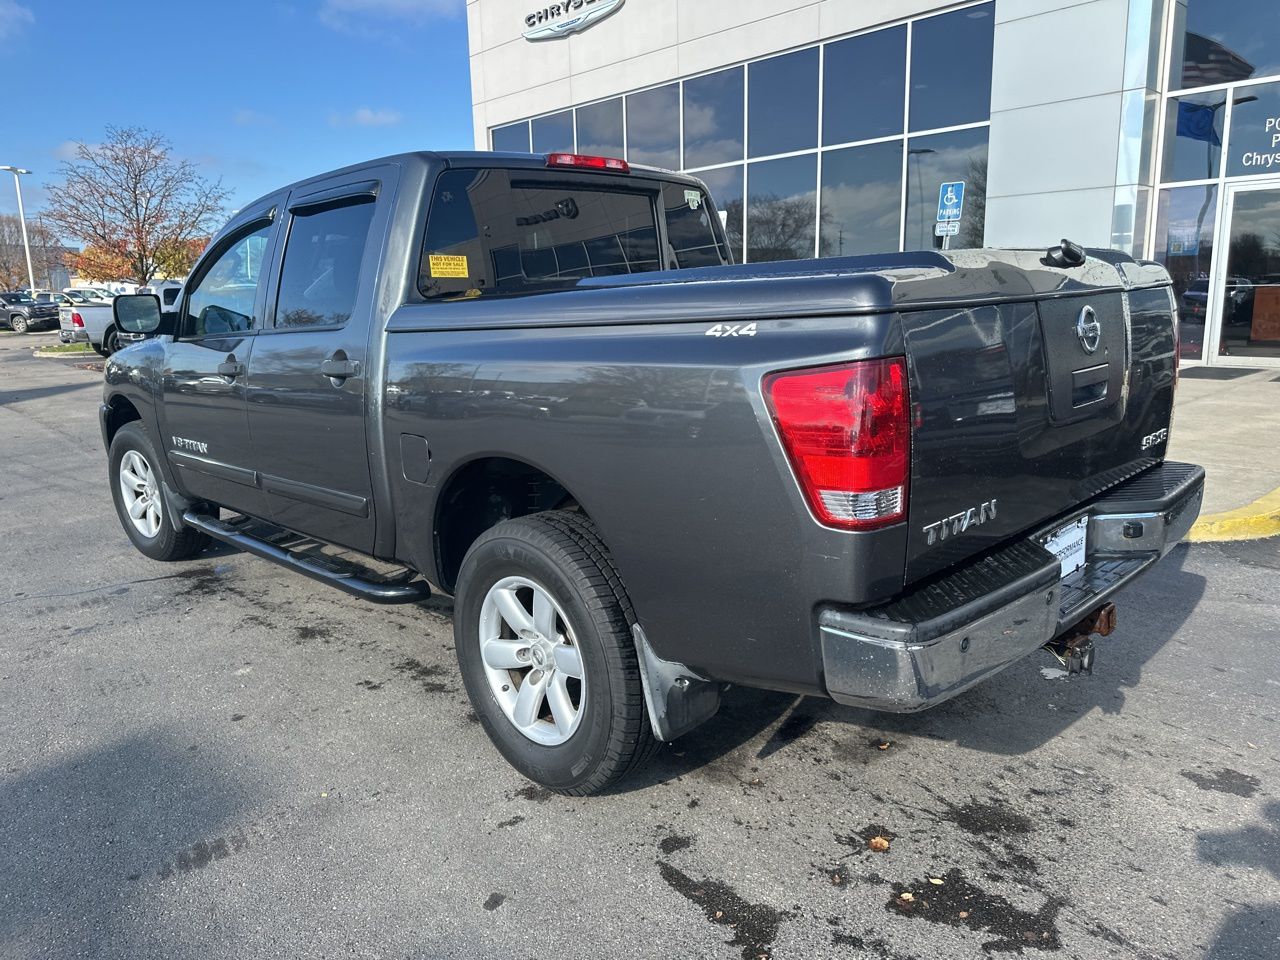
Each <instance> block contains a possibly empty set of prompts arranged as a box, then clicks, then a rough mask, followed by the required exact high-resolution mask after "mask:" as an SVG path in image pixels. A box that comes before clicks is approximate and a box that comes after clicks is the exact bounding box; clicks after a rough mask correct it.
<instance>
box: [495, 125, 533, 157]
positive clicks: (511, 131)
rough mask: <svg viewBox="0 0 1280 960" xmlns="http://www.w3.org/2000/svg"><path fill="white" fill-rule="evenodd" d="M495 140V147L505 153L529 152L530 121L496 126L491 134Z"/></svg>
mask: <svg viewBox="0 0 1280 960" xmlns="http://www.w3.org/2000/svg"><path fill="white" fill-rule="evenodd" d="M489 136H490V137H491V138H492V140H493V149H495V150H500V151H502V152H504V153H528V152H529V121H528V120H524V121H522V122H520V123H513V124H510V125H508V126H505V127H494V129H493V131H492V132H491V133H490V134H489Z"/></svg>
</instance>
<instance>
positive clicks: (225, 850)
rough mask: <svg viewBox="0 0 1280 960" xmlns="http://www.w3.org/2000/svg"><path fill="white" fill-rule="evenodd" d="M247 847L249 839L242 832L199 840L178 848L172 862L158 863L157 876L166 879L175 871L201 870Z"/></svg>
mask: <svg viewBox="0 0 1280 960" xmlns="http://www.w3.org/2000/svg"><path fill="white" fill-rule="evenodd" d="M248 849H249V840H248V839H247V838H246V837H245V835H244V834H242V833H234V834H232V835H231V836H229V837H215V838H214V839H213V840H208V841H205V840H199V841H197V842H196V843H193V844H192V845H191V846H190V847H187V848H185V849H183V850H179V851H178V853H177V854H176V855H175V856H174V858H173V862H172V863H170V862H168V861H165V862H164V863H162V864H161V865H160V869H159V870H158V871H157V876H159V877H160V879H161V880H167V879H169V878H170V877H172V876H174V874H175V873H190V872H191V871H192V870H203V869H204V868H205V867H207V866H209V864H211V863H213V862H214V861H217V860H225V859H227V857H230V856H231V855H232V854H236V853H242V852H243V851H245V850H248Z"/></svg>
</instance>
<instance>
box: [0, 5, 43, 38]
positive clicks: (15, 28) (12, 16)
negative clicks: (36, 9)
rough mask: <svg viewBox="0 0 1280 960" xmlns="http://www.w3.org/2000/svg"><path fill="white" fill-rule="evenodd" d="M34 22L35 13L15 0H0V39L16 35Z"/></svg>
mask: <svg viewBox="0 0 1280 960" xmlns="http://www.w3.org/2000/svg"><path fill="white" fill-rule="evenodd" d="M35 22H36V15H35V14H34V13H32V12H31V11H30V10H29V9H28V8H27V7H24V6H23V5H22V4H20V3H18V2H17V0H0V40H8V39H9V38H10V37H15V36H17V35H18V34H19V33H20V32H21V31H22V29H23V28H24V27H27V26H30V25H31V24H33V23H35Z"/></svg>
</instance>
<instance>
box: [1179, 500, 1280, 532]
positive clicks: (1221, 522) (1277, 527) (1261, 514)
mask: <svg viewBox="0 0 1280 960" xmlns="http://www.w3.org/2000/svg"><path fill="white" fill-rule="evenodd" d="M1276 534H1280V489H1276V490H1272V491H1271V492H1270V493H1268V494H1266V495H1265V496H1262V497H1259V498H1258V499H1257V500H1255V501H1253V503H1250V504H1247V505H1246V506H1243V507H1239V508H1237V509H1235V510H1227V511H1224V512H1223V513H1210V514H1208V515H1206V516H1203V517H1201V518H1200V519H1199V520H1197V521H1196V523H1195V526H1193V527H1192V528H1191V532H1190V533H1189V534H1187V539H1188V540H1189V541H1191V542H1192V543H1212V542H1216V541H1222V540H1260V539H1261V538H1263V537H1273V536H1275V535H1276Z"/></svg>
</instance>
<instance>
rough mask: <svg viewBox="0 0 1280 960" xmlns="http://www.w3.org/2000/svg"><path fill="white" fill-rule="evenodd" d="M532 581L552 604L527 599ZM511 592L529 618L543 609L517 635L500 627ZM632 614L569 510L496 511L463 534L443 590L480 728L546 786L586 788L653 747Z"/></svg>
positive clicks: (614, 776)
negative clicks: (450, 599) (487, 523)
mask: <svg viewBox="0 0 1280 960" xmlns="http://www.w3.org/2000/svg"><path fill="white" fill-rule="evenodd" d="M539 590H541V591H542V592H543V594H544V596H545V598H546V599H547V600H549V601H550V603H551V607H552V608H553V611H552V614H547V613H546V611H547V610H548V608H547V606H546V603H545V601H544V602H543V603H542V604H540V603H539V602H538V600H536V599H535V598H536V595H537V591H539ZM504 593H510V594H511V596H509V597H504V596H502V595H503V594H504ZM512 597H514V598H515V600H516V601H517V602H519V603H520V604H521V605H522V609H523V615H524V616H525V617H527V618H528V620H527V624H528V625H529V626H533V625H534V624H535V621H539V617H538V616H537V614H538V612H539V611H543V617H542V618H541V621H540V622H538V623H537V627H538V628H539V629H535V630H533V631H531V632H530V633H528V634H526V635H525V636H521V635H520V634H519V633H517V632H516V630H514V629H513V628H512V627H511V621H510V620H509V619H507V616H508V615H507V614H506V613H502V612H501V610H503V609H506V610H511V609H513V608H512V607H511V606H510V603H511V598H512ZM504 603H505V606H504ZM495 616H496V619H495ZM516 619H517V620H519V619H520V618H519V616H518V615H517V617H516ZM633 622H634V618H633V617H632V614H631V604H630V601H629V600H628V599H627V597H626V591H625V590H624V589H623V586H622V581H621V580H620V579H619V578H618V574H617V572H616V571H615V570H614V568H613V562H612V560H611V558H610V557H609V554H608V551H607V550H606V549H605V546H604V544H603V543H602V542H601V540H600V538H599V536H598V535H597V533H596V531H595V527H594V526H593V525H592V524H591V522H590V521H589V520H587V519H586V518H585V517H582V516H581V515H579V514H575V513H569V512H567V511H554V512H549V513H539V514H533V515H531V516H527V517H521V518H519V519H516V520H506V521H503V522H502V523H499V524H498V525H496V526H494V527H492V528H490V529H489V530H487V531H486V532H485V533H483V534H481V535H480V537H479V538H478V539H477V540H476V542H475V543H474V544H472V545H471V548H470V549H469V550H468V551H467V555H466V557H465V558H464V559H463V561H462V569H461V572H460V573H459V575H458V586H457V591H456V594H455V600H454V618H453V631H454V648H455V650H456V652H457V655H458V666H459V669H460V670H461V673H462V679H463V683H464V684H465V685H466V688H467V695H468V696H469V697H470V699H471V705H472V707H473V708H474V709H475V711H476V714H477V716H478V717H479V718H480V722H481V724H482V725H483V727H484V729H485V732H486V733H487V734H488V735H489V739H490V740H492V741H493V744H494V746H496V747H497V748H498V751H499V752H500V753H501V754H502V755H503V756H504V757H505V758H506V759H507V762H508V763H510V764H511V765H512V766H513V767H515V768H516V769H517V770H518V771H519V772H520V773H522V774H523V775H524V776H526V777H528V778H529V779H530V780H533V781H534V782H536V783H540V784H542V785H543V786H544V787H547V788H548V789H550V790H554V791H555V792H557V793H563V794H567V795H570V796H588V795H590V794H594V793H600V792H601V791H603V790H605V789H607V788H608V787H610V786H612V785H613V784H615V783H617V782H618V781H619V780H621V779H622V778H623V777H625V776H627V775H628V774H629V773H631V772H632V771H633V770H634V769H636V768H637V767H639V766H640V765H641V764H642V763H644V762H645V761H646V760H648V759H649V757H650V756H651V755H652V754H653V752H654V750H655V749H656V747H657V741H656V740H655V738H654V736H653V730H652V727H651V726H650V723H649V716H648V711H647V709H646V707H645V701H644V688H643V686H642V684H641V679H640V665H639V661H638V659H637V656H636V648H635V642H634V640H633V639H632V636H631V624H632V623H633ZM548 624H550V629H548V628H547V627H548ZM495 626H496V627H497V628H498V629H497V630H495ZM561 628H563V629H561ZM482 630H483V631H484V633H485V635H487V636H489V637H491V638H494V639H493V640H492V642H491V643H489V644H482V639H483V638H482ZM526 640H528V641H529V643H528V645H527V646H526V645H525V641H526ZM482 646H485V647H486V648H487V651H488V652H483V653H482V649H481V648H482ZM492 651H498V652H496V653H495V652H492ZM486 660H488V661H489V662H488V663H486ZM544 665H545V669H542V667H543V666H544ZM508 668H509V669H508ZM575 669H577V671H578V672H579V674H580V679H578V678H575V677H574V676H573V671H574V670H575ZM530 678H533V679H530ZM535 681H540V682H537V683H535ZM531 684H534V685H533V686H530V685H531ZM539 687H542V688H543V689H544V690H545V691H546V692H545V693H544V694H543V695H542V697H541V699H539V698H538V696H537V695H531V696H529V697H528V698H527V702H523V706H524V709H523V712H522V698H523V697H524V694H523V692H522V691H524V690H525V689H526V688H527V689H528V690H530V691H537V690H538V689H539ZM557 690H558V691H559V693H556V691H557ZM535 701H536V702H538V703H539V704H540V706H539V707H538V708H537V710H536V713H534V714H532V716H533V720H532V722H529V718H530V716H531V714H530V711H529V709H528V703H530V702H535ZM566 701H567V704H568V707H567V708H566V707H565V706H564V704H565V703H566ZM556 704H560V711H559V712H557V711H556V709H555V706H556ZM575 708H576V709H575ZM568 716H572V720H571V722H566V720H567V717H568ZM520 719H522V720H523V721H524V722H523V723H521V722H518V720H520Z"/></svg>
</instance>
